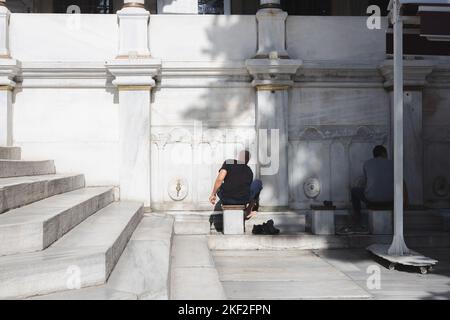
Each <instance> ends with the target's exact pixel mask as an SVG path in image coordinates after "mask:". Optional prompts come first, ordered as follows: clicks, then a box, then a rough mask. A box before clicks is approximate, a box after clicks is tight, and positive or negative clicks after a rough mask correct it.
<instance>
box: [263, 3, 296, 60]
mask: <svg viewBox="0 0 450 320" xmlns="http://www.w3.org/2000/svg"><path fill="white" fill-rule="evenodd" d="M260 3H261V5H260V9H259V10H258V12H257V13H256V20H257V21H258V52H257V53H256V58H267V57H269V55H276V56H278V57H280V58H287V57H288V53H287V51H286V19H287V16H288V14H287V13H286V12H284V11H283V10H281V6H280V1H279V0H261V2H260Z"/></svg>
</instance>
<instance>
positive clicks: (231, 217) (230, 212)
mask: <svg viewBox="0 0 450 320" xmlns="http://www.w3.org/2000/svg"><path fill="white" fill-rule="evenodd" d="M244 209H245V205H222V210H223V234H228V235H233V234H235V235H237V234H244V232H245V227H244Z"/></svg>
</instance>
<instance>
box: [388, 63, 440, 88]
mask: <svg viewBox="0 0 450 320" xmlns="http://www.w3.org/2000/svg"><path fill="white" fill-rule="evenodd" d="M434 64H435V63H434V62H432V61H428V60H405V61H404V67H403V82H404V87H405V89H406V90H420V89H422V88H423V87H424V86H425V85H426V84H427V77H428V76H429V75H430V74H431V73H432V72H433V69H434ZM393 66H394V62H393V61H392V60H386V61H384V62H383V63H382V64H381V65H380V68H379V69H380V72H381V74H382V75H383V77H384V79H385V81H384V87H385V88H386V89H388V90H392V89H393V81H394V67H393Z"/></svg>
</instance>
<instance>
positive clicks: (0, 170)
mask: <svg viewBox="0 0 450 320" xmlns="http://www.w3.org/2000/svg"><path fill="white" fill-rule="evenodd" d="M54 173H56V169H55V163H54V161H53V160H39V161H25V160H0V178H10V177H21V176H34V175H44V174H54Z"/></svg>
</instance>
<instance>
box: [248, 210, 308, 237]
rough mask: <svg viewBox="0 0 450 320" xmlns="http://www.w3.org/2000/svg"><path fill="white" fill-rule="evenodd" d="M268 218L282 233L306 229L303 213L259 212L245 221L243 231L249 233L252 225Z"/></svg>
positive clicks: (263, 221) (259, 223) (261, 222)
mask: <svg viewBox="0 0 450 320" xmlns="http://www.w3.org/2000/svg"><path fill="white" fill-rule="evenodd" d="M269 220H273V222H274V226H275V227H276V228H277V229H279V230H280V233H283V234H290V233H299V232H305V229H306V214H305V213H299V212H293V211H287V212H259V213H258V215H257V216H255V217H253V218H251V219H250V220H247V221H246V222H245V233H247V234H251V233H252V229H253V226H254V225H261V224H263V223H265V222H267V221H269Z"/></svg>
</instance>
